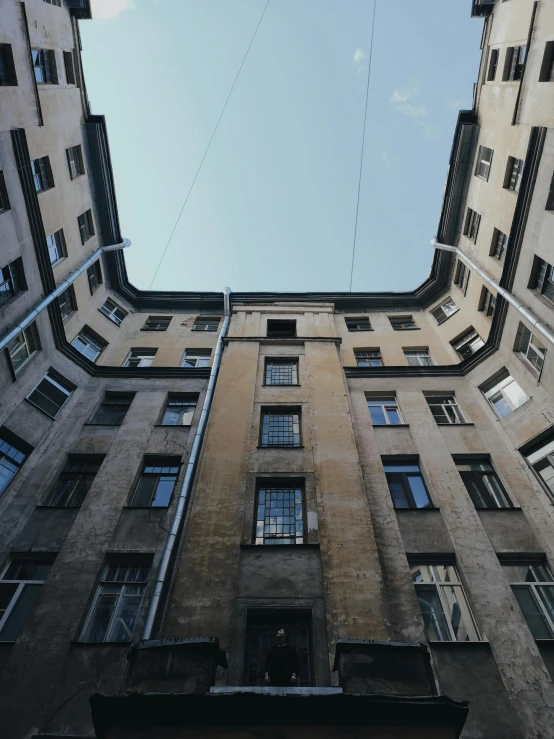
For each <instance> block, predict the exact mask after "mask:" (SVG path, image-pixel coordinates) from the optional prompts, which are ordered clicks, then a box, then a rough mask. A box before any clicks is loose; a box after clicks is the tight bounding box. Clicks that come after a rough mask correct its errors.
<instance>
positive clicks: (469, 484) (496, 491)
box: [455, 457, 512, 508]
mask: <svg viewBox="0 0 554 739" xmlns="http://www.w3.org/2000/svg"><path fill="white" fill-rule="evenodd" d="M455 461H456V467H457V468H458V472H459V473H460V476H461V478H462V480H463V481H464V485H465V486H466V490H467V492H468V493H469V497H470V498H471V500H472V501H473V505H474V506H475V507H476V508H511V507H512V504H511V503H510V500H509V498H508V496H507V495H506V492H505V490H504V488H503V487H502V483H501V482H500V480H499V479H498V477H497V475H496V472H495V471H494V470H493V468H492V465H491V463H490V461H489V460H487V459H482V458H480V457H476V458H470V459H463V460H459V459H458V460H455Z"/></svg>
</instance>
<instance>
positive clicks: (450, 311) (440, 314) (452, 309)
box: [430, 296, 460, 326]
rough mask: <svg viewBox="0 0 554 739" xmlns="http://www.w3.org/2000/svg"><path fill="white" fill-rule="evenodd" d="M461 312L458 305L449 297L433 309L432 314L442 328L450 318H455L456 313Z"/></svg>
mask: <svg viewBox="0 0 554 739" xmlns="http://www.w3.org/2000/svg"><path fill="white" fill-rule="evenodd" d="M459 310H460V309H459V308H458V306H457V305H456V303H455V302H454V301H453V300H452V298H451V297H450V296H448V298H446V300H443V302H442V303H439V305H437V306H436V307H435V308H433V309H432V310H431V311H430V313H431V315H432V316H433V318H434V319H435V321H436V322H437V323H438V324H439V326H440V325H441V323H444V322H445V321H447V320H448V319H449V318H450V316H453V315H454V313H457V312H458V311H459Z"/></svg>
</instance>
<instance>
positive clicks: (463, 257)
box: [431, 239, 554, 346]
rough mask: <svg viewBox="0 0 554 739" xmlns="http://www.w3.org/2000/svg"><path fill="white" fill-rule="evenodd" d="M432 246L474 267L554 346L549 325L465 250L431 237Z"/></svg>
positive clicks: (473, 268) (553, 337) (553, 338)
mask: <svg viewBox="0 0 554 739" xmlns="http://www.w3.org/2000/svg"><path fill="white" fill-rule="evenodd" d="M431 244H432V246H434V247H435V249H440V250H441V251H451V252H452V253H453V254H456V256H457V257H458V259H459V260H460V262H463V263H464V264H466V265H467V266H468V267H470V269H472V270H473V271H474V272H477V274H478V275H479V277H480V278H481V279H482V280H484V281H485V282H486V283H487V284H488V285H490V286H491V287H492V288H493V289H494V290H496V292H497V293H498V294H499V295H501V296H502V297H503V298H504V300H506V302H508V303H509V304H510V305H513V306H514V308H515V309H516V310H517V312H518V313H521V315H522V316H523V317H524V318H525V320H526V321H528V322H529V323H530V324H531V325H532V326H533V328H534V329H535V330H536V331H537V333H539V334H540V335H541V336H542V337H543V338H544V339H546V341H548V343H549V344H550V346H554V334H553V333H552V331H551V330H550V329H549V328H548V326H545V324H544V323H542V321H540V320H539V319H538V318H537V317H536V316H535V315H534V314H533V313H531V311H530V310H529V309H528V308H526V307H525V306H524V305H523V303H521V302H520V301H519V300H518V299H517V298H515V297H514V296H513V295H512V293H510V292H508V291H507V290H506V289H504V288H503V287H500V285H499V284H498V282H496V281H495V280H493V279H492V277H489V276H488V274H487V273H486V272H485V271H484V270H483V269H481V267H478V266H477V265H476V264H475V262H472V260H471V259H470V258H469V257H467V256H466V255H465V254H464V253H463V251H460V249H458V247H456V246H449V245H448V244H439V242H438V241H437V240H436V239H431Z"/></svg>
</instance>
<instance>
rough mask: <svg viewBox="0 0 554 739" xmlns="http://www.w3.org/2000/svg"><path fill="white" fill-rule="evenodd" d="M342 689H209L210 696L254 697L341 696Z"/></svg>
mask: <svg viewBox="0 0 554 739" xmlns="http://www.w3.org/2000/svg"><path fill="white" fill-rule="evenodd" d="M342 692H343V690H342V688H290V687H288V688H287V687H285V688H279V687H270V686H268V687H267V688H266V687H262V686H256V685H253V686H248V685H245V686H242V685H239V686H229V687H220V688H217V687H214V688H210V695H238V694H239V693H242V694H245V693H248V694H251V695H252V694H255V695H342Z"/></svg>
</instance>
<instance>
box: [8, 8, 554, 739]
mask: <svg viewBox="0 0 554 739" xmlns="http://www.w3.org/2000/svg"><path fill="white" fill-rule="evenodd" d="M470 11H471V12H472V14H473V15H474V16H475V17H476V20H475V22H482V23H483V36H482V60H481V65H480V70H479V78H478V80H477V83H476V85H475V90H474V105H473V108H472V110H467V111H461V112H460V115H459V117H458V122H457V125H456V130H455V133H454V140H453V145H452V152H451V156H450V161H449V165H448V177H447V184H446V190H445V196H444V201H443V206H442V211H441V215H440V221H439V224H438V228H437V236H436V242H435V251H434V254H433V252H432V248H431V247H430V246H425V245H420V246H419V245H414V248H421V249H422V258H429V260H430V262H431V271H430V276H429V278H428V279H427V280H426V281H425V282H424V283H423V284H422V285H421V286H419V287H417V288H416V289H415V290H414V291H413V292H411V293H302V294H300V293H291V294H283V293H232V292H231V291H230V290H228V289H226V290H224V291H222V292H221V293H216V292H214V293H200V292H196V293H194V292H182V293H174V292H173V293H170V292H163V291H152V292H147V291H142V290H139V289H137V288H135V287H134V286H133V285H132V284H131V283H130V282H129V280H128V277H127V273H126V269H125V251H124V249H125V247H126V246H127V244H128V242H127V241H126V240H125V239H124V238H123V236H124V234H122V232H121V229H120V224H119V219H118V213H117V202H116V195H115V185H114V180H113V174H112V170H111V165H110V153H109V145H108V137H107V129H106V123H105V121H104V119H103V117H102V116H98V115H93V114H91V112H90V110H89V105H88V102H87V95H86V88H85V83H84V74H83V69H82V64H81V58H80V41H79V26H78V24H79V22H80V21H81V20H86V21H87V22H88V19H90V16H91V13H90V7H89V3H88V0H63V1H62V0H58V1H57V2H55V1H54V0H52V1H51V2H48V1H47V0H25V2H18V1H16V0H4V2H3V3H2V4H1V5H0V82H1V84H0V170H1V172H0V254H1V260H2V261H1V264H0V268H1V269H2V284H1V285H0V342H1V344H2V349H3V352H2V355H1V356H0V383H1V385H0V387H1V392H0V549H1V556H0V685H1V688H0V694H1V695H2V696H3V700H2V701H1V705H0V716H1V726H2V727H3V729H2V730H3V736H6V737H8V738H9V739H23V737H25V738H26V739H27V738H30V737H38V736H46V737H56V738H57V739H59V738H60V737H72V738H73V739H77V737H78V738H79V739H85V737H86V738H87V739H90V738H92V737H100V738H103V737H106V738H107V739H116V738H117V739H127V738H129V739H131V737H133V739H136V737H140V739H142V738H143V737H144V739H146V738H148V739H150V738H153V737H156V738H158V737H167V738H168V739H169V738H171V739H185V738H186V739H193V738H194V737H199V736H202V737H212V736H213V737H216V736H217V737H219V736H223V735H225V736H227V737H237V739H238V737H241V738H242V737H254V736H256V737H260V736H261V737H276V736H279V737H291V738H295V737H297V736H298V737H300V736H302V737H305V736H314V737H315V736H317V737H329V738H331V737H336V736H344V734H345V733H348V734H349V735H350V736H352V737H358V736H359V737H362V736H364V737H367V736H371V737H374V738H376V739H385V737H386V738H387V739H391V738H393V737H394V738H395V739H396V738H397V737H398V739H400V737H402V738H403V739H406V737H408V738H409V739H415V738H416V737H417V738H419V737H425V738H426V739H451V738H452V737H458V736H461V737H464V738H465V739H522V738H523V737H525V738H531V737H542V738H544V739H546V738H547V737H551V736H552V728H551V727H552V725H553V719H554V716H553V713H554V688H553V685H552V677H553V675H554V575H553V573H554V556H553V555H554V552H553V546H554V508H553V504H554V404H553V398H554V365H553V356H554V351H552V350H553V343H554V334H553V333H552V332H553V330H554V277H553V272H552V269H553V267H552V265H554V199H553V198H554V194H553V182H554V143H553V142H554V138H553V136H554V120H553V118H554V4H553V3H552V2H551V0H538V1H537V2H534V1H533V0H507V1H505V2H500V1H498V2H496V3H495V2H478V0H473V2H472V3H471V4H470V7H468V12H470ZM479 19H480V20H479ZM131 235H132V234H131ZM445 247H447V248H445ZM425 249H427V250H428V251H425ZM279 628H284V629H285V630H286V632H287V635H288V639H289V643H290V644H291V645H293V646H294V647H295V648H296V650H297V654H298V674H297V676H296V678H297V679H296V681H293V682H292V684H291V685H290V686H288V687H287V686H275V685H273V686H272V685H267V684H266V680H265V672H266V665H265V658H266V655H267V652H268V649H269V648H270V647H271V646H272V644H273V642H274V638H275V634H276V632H277V629H279Z"/></svg>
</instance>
